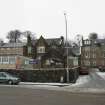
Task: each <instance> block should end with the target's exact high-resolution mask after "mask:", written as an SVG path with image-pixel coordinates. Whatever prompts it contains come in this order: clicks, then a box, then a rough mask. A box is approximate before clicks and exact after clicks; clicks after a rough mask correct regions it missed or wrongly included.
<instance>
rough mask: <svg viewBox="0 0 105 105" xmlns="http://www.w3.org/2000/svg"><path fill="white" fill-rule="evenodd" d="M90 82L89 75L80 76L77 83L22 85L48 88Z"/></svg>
mask: <svg viewBox="0 0 105 105" xmlns="http://www.w3.org/2000/svg"><path fill="white" fill-rule="evenodd" d="M89 81H90V76H89V75H83V76H79V78H78V79H77V81H76V83H69V84H68V83H38V82H35V83H33V82H21V83H20V85H33V86H34V85H35V86H39V87H48V86H59V87H60V86H61V87H63V86H75V87H77V86H81V85H84V84H86V83H87V82H89Z"/></svg>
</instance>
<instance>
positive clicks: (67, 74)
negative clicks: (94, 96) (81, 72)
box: [64, 12, 69, 83]
mask: <svg viewBox="0 0 105 105" xmlns="http://www.w3.org/2000/svg"><path fill="white" fill-rule="evenodd" d="M64 17H65V32H66V54H67V58H66V60H67V61H66V62H67V66H66V76H67V78H66V81H67V83H69V68H68V33H67V15H66V13H65V12H64Z"/></svg>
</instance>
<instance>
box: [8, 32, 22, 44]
mask: <svg viewBox="0 0 105 105" xmlns="http://www.w3.org/2000/svg"><path fill="white" fill-rule="evenodd" d="M21 35H22V32H21V31H20V30H11V31H10V32H8V35H7V38H8V39H9V42H10V43H16V42H20V40H19V38H20V37H21Z"/></svg>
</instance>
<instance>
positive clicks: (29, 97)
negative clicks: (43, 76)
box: [0, 86, 105, 105]
mask: <svg viewBox="0 0 105 105" xmlns="http://www.w3.org/2000/svg"><path fill="white" fill-rule="evenodd" d="M0 105H105V94H90V93H80V94H79V93H70V92H65V91H54V90H43V89H28V88H21V87H14V86H11V87H9V86H0Z"/></svg>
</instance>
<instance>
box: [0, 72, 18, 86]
mask: <svg viewBox="0 0 105 105" xmlns="http://www.w3.org/2000/svg"><path fill="white" fill-rule="evenodd" d="M19 82H20V78H18V77H15V76H13V75H11V74H9V73H7V72H0V83H6V84H9V85H12V84H16V85H18V84H19Z"/></svg>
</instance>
